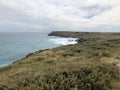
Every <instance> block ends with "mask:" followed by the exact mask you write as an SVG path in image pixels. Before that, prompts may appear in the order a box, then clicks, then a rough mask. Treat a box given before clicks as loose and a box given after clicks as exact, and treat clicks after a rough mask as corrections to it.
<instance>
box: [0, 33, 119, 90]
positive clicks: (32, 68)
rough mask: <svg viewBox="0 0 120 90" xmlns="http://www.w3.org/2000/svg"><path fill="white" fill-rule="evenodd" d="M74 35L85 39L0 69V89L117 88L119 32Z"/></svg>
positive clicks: (30, 56) (40, 52) (60, 89)
mask: <svg viewBox="0 0 120 90" xmlns="http://www.w3.org/2000/svg"><path fill="white" fill-rule="evenodd" d="M59 33H60V32H59ZM70 33H73V35H75V33H74V32H70ZM67 34H68V36H70V35H69V32H67V33H66V35H67ZM76 37H78V38H80V39H81V38H82V40H84V41H82V42H80V43H78V44H75V45H67V46H61V47H57V48H53V49H47V50H42V51H41V50H40V51H37V52H35V53H31V54H29V55H27V56H26V57H25V58H24V59H22V60H19V61H16V62H14V63H13V64H11V65H9V66H6V67H2V68H0V90H120V56H119V55H120V33H83V34H81V36H79V35H78V36H77V35H76Z"/></svg>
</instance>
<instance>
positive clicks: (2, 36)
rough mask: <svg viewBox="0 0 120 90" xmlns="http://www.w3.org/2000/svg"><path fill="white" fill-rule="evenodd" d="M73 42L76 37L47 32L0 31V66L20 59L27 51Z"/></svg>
mask: <svg viewBox="0 0 120 90" xmlns="http://www.w3.org/2000/svg"><path fill="white" fill-rule="evenodd" d="M75 43H77V42H76V38H62V37H54V36H48V33H33V32H31V33H28V32H26V33H25V32H24V33H23V32H21V33H20V32H19V33H0V67H2V66H7V65H9V64H11V63H13V62H14V61H17V60H20V59H21V58H24V57H25V56H26V55H27V54H28V53H32V52H35V51H38V50H43V49H49V48H55V47H58V46H61V45H68V44H75Z"/></svg>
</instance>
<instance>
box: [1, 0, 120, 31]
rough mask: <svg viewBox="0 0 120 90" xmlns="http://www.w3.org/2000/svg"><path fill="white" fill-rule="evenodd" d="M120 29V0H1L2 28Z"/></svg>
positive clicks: (4, 29)
mask: <svg viewBox="0 0 120 90" xmlns="http://www.w3.org/2000/svg"><path fill="white" fill-rule="evenodd" d="M53 30H62V31H63V30H65V31H66V30H69V31H105V32H108V31H110V32H116V31H117V32H120V0H0V32H37V31H40V32H42V31H53Z"/></svg>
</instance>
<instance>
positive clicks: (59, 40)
mask: <svg viewBox="0 0 120 90" xmlns="http://www.w3.org/2000/svg"><path fill="white" fill-rule="evenodd" d="M76 40H77V38H61V37H60V38H58V37H54V39H50V41H52V42H54V43H55V44H59V45H69V44H76V43H77V41H76Z"/></svg>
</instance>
